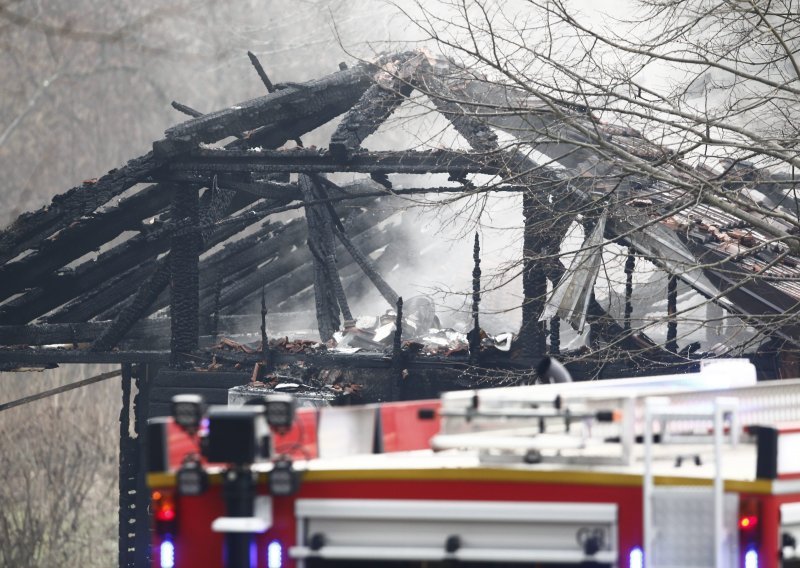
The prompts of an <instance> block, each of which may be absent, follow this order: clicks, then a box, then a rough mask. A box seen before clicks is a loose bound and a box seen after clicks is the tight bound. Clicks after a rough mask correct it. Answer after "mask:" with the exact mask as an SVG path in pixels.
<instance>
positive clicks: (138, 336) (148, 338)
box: [0, 312, 311, 350]
mask: <svg viewBox="0 0 800 568" xmlns="http://www.w3.org/2000/svg"><path fill="white" fill-rule="evenodd" d="M310 313H311V312H270V313H269V317H268V323H269V328H270V329H279V330H283V329H285V328H286V326H288V325H289V324H290V323H291V322H292V321H294V320H295V319H297V318H298V317H305V316H307V315H309V314H310ZM260 321H261V320H260V316H257V315H224V314H222V315H220V316H219V317H218V320H217V322H216V328H217V332H218V335H226V334H237V333H241V332H243V331H251V332H252V331H253V330H255V329H256V328H257V327H258V326H259V325H260ZM111 324H112V322H111V321H90V322H80V323H44V324H26V325H0V345H4V346H20V345H27V346H42V345H70V344H76V343H77V344H81V343H89V342H92V341H94V340H95V339H96V338H98V337H99V336H100V335H102V334H103V333H104V332H105V331H106V330H107V329H108V328H109V327H110V326H111ZM200 333H201V334H203V335H213V333H214V322H213V321H212V318H201V320H200ZM169 335H170V321H169V318H166V317H161V318H146V319H143V320H140V321H138V322H136V324H134V326H133V327H131V329H130V331H128V332H127V333H126V334H125V339H124V340H123V341H122V342H121V345H124V346H126V347H127V348H128V349H132V348H135V349H145V350H153V349H156V348H161V347H166V346H168V344H169V341H168V340H169Z"/></svg>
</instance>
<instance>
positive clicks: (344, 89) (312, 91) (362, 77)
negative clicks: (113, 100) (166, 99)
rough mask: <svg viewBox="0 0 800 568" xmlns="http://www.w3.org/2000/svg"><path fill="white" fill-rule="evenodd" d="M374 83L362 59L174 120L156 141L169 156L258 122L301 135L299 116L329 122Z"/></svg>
mask: <svg viewBox="0 0 800 568" xmlns="http://www.w3.org/2000/svg"><path fill="white" fill-rule="evenodd" d="M370 83H371V77H370V71H369V70H368V69H367V68H366V67H365V66H362V65H359V66H356V67H353V68H351V69H347V70H344V71H337V72H336V73H333V74H331V75H328V76H326V77H323V78H322V79H318V80H316V81H309V82H308V83H304V84H301V85H291V86H287V87H286V88H284V89H281V90H278V91H276V92H274V93H270V94H268V95H266V96H264V97H259V98H257V99H253V100H250V101H246V102H243V103H239V104H237V105H235V106H233V107H230V108H227V109H224V110H221V111H217V112H212V113H209V114H206V115H203V116H201V117H198V118H195V119H193V120H189V121H187V122H184V123H183V124H179V125H177V126H174V127H172V128H170V129H168V130H167V131H166V132H165V138H164V139H162V140H159V141H157V142H155V143H153V151H154V153H155V154H156V156H158V157H159V158H160V159H166V158H168V157H172V156H175V155H177V154H181V153H184V152H187V151H189V150H191V149H192V148H194V147H196V146H197V145H198V144H199V143H201V142H216V141H218V140H222V139H223V138H225V137H227V136H234V135H236V134H238V133H240V132H247V131H250V130H253V129H255V128H261V129H262V130H263V131H270V132H272V133H282V136H283V137H284V141H285V140H291V139H293V138H295V137H297V136H298V134H297V133H296V123H297V122H298V119H302V118H305V117H309V116H310V115H313V117H314V122H317V121H318V120H322V122H323V123H325V122H327V121H329V120H331V119H333V118H334V117H336V116H338V115H340V114H342V113H343V112H345V111H346V110H347V109H349V108H350V107H351V106H352V105H353V104H354V103H355V102H356V101H357V100H358V98H359V97H360V96H361V95H362V93H363V92H364V91H365V90H366V89H367V88H368V87H369V86H370ZM273 135H274V134H273ZM278 146H280V144H278Z"/></svg>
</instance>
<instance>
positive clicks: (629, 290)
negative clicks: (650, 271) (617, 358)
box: [623, 248, 636, 331]
mask: <svg viewBox="0 0 800 568" xmlns="http://www.w3.org/2000/svg"><path fill="white" fill-rule="evenodd" d="M634 252H635V251H634V250H633V249H631V248H629V249H628V258H627V259H625V315H624V319H623V322H624V323H623V327H624V328H625V331H629V330H630V329H631V314H633V304H632V303H631V297H632V296H633V271H634V269H635V268H636V256H635V255H634Z"/></svg>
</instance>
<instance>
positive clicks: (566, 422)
mask: <svg viewBox="0 0 800 568" xmlns="http://www.w3.org/2000/svg"><path fill="white" fill-rule="evenodd" d="M441 416H442V430H441V433H440V434H439V435H437V436H435V437H434V438H433V440H432V446H433V448H434V449H436V450H447V449H455V448H462V449H471V450H477V451H478V452H479V455H480V456H481V459H482V460H483V461H486V462H498V461H506V462H511V463H513V462H514V461H518V460H520V458H521V459H522V461H524V462H529V463H533V462H537V463H538V462H551V463H567V464H575V465H577V464H583V465H586V466H589V467H592V466H596V467H603V466H611V465H614V464H616V465H620V466H634V465H635V463H634V462H636V463H639V465H640V466H641V468H642V472H643V473H642V475H643V478H642V486H643V499H644V507H643V508H644V543H643V544H644V546H643V555H642V556H643V558H646V559H647V564H646V565H647V566H648V568H678V567H681V568H700V567H703V568H709V567H713V568H723V567H729V566H738V558H739V552H740V551H739V550H738V547H739V545H738V539H737V538H736V536H737V532H736V531H737V523H738V513H739V511H738V509H739V496H738V494H736V493H726V492H725V465H726V464H725V463H724V460H725V457H724V456H725V455H726V451H725V450H726V445H727V446H730V448H732V449H735V448H736V447H737V444H738V443H739V438H740V434H742V432H743V428H746V427H750V426H757V425H769V424H777V423H785V422H787V421H800V380H790V381H775V382H763V383H757V382H756V377H755V369H754V368H753V367H752V365H751V364H750V363H749V362H747V361H746V360H723V361H711V362H708V363H704V365H703V368H701V372H700V373H696V374H688V375H671V376H665V377H647V378H642V379H621V380H611V381H602V382H594V383H567V384H557V385H556V384H553V385H538V386H535V387H522V388H519V387H518V388H516V389H513V388H511V389H492V390H487V391H468V392H459V393H447V394H445V395H444V396H443V397H442V410H441ZM637 438H640V439H641V441H642V442H643V444H641V446H640V447H639V448H638V449H637V444H636V440H637ZM608 440H615V441H618V442H619V443H617V444H614V445H609V444H606V443H603V442H605V441H608ZM655 442H658V446H659V448H658V449H659V452H658V453H656V452H655V451H654V443H655ZM609 447H612V448H616V449H615V450H613V451H611V452H609ZM709 450H710V451H709ZM637 460H638V461H637ZM658 460H661V461H663V460H670V461H671V462H672V463H678V464H679V463H681V462H682V461H687V462H689V463H690V464H692V463H695V464H696V466H700V465H701V463H702V465H703V466H704V467H705V469H704V471H705V472H707V473H708V472H709V468H710V469H711V471H713V475H712V476H711V478H712V482H711V487H710V488H709V487H708V485H707V484H698V483H692V484H688V485H686V484H684V485H681V484H679V483H672V484H669V485H663V486H662V485H658V484H656V480H655V477H656V475H655V467H654V463H655V462H656V461H658ZM728 465H729V466H730V464H728ZM695 469H700V468H699V467H696V468H695ZM729 471H730V468H729ZM676 543H680V544H679V545H676ZM632 565H633V564H632Z"/></svg>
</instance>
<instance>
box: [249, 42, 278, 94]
mask: <svg viewBox="0 0 800 568" xmlns="http://www.w3.org/2000/svg"><path fill="white" fill-rule="evenodd" d="M247 57H249V58H250V63H252V64H253V67H255V70H256V73H258V77H259V79H261V82H262V83H264V86H265V87H266V88H267V92H268V93H273V92H275V85H273V84H272V81H270V80H269V77H268V76H267V72H266V71H264V67H263V66H262V65H261V62H260V61H259V60H258V57H256V54H255V53H253V52H252V51H248V52H247Z"/></svg>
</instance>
